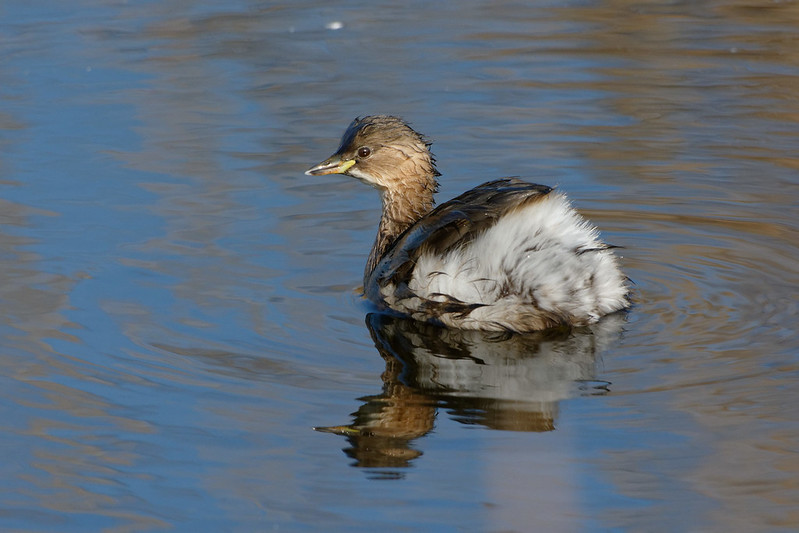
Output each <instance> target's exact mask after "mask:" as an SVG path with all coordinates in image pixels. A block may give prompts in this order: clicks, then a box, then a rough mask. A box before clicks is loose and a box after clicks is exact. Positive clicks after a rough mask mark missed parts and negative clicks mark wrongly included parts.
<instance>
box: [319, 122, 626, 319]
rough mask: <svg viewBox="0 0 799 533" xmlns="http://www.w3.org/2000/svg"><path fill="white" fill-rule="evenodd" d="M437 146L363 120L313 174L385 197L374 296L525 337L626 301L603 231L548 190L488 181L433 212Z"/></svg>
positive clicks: (371, 263) (403, 128) (367, 282)
mask: <svg viewBox="0 0 799 533" xmlns="http://www.w3.org/2000/svg"><path fill="white" fill-rule="evenodd" d="M430 144H431V143H430V142H428V141H427V140H426V139H425V138H424V137H423V136H422V135H421V134H419V133H417V132H416V131H414V130H413V129H411V127H410V126H409V125H408V124H406V123H405V122H404V121H403V120H402V119H400V118H398V117H393V116H387V115H377V116H368V117H363V118H356V119H355V120H353V121H352V123H351V124H350V125H349V127H348V128H347V130H346V131H345V132H344V136H343V137H342V139H341V145H340V146H339V148H338V150H337V151H336V153H335V154H333V155H332V156H331V157H329V158H328V159H326V160H324V161H322V162H321V163H319V164H318V165H316V166H314V167H312V168H310V169H309V170H308V171H307V172H306V174H308V175H312V176H321V175H325V174H345V175H347V176H351V177H354V178H358V179H359V180H361V181H363V182H366V183H368V184H369V185H371V186H373V187H375V188H376V189H377V190H378V191H379V192H380V197H381V199H382V202H383V214H382V216H381V218H380V225H379V227H378V230H377V238H376V239H375V242H374V246H372V252H371V253H370V254H369V259H368V261H367V262H366V270H365V272H364V277H363V280H364V281H363V283H364V292H365V294H366V296H367V297H368V298H369V299H370V300H372V301H373V302H375V303H376V304H377V305H378V306H380V307H382V308H385V307H388V308H390V309H393V310H394V311H397V312H399V313H402V314H405V315H409V316H411V317H413V318H415V319H417V320H422V321H429V322H434V323H439V324H443V325H445V326H450V327H456V328H463V329H481V330H491V331H515V332H525V331H534V330H540V329H545V328H549V327H555V326H583V325H587V324H591V323H594V322H596V321H597V320H599V318H600V317H601V316H603V315H606V314H608V313H612V312H614V311H618V310H621V309H624V308H626V307H628V305H629V297H628V293H629V290H628V288H627V286H626V281H627V278H626V277H625V276H624V274H622V272H621V270H620V269H619V266H618V262H617V259H616V256H615V255H614V254H613V252H612V250H611V248H612V246H609V245H607V244H605V243H603V242H602V241H601V240H600V239H599V231H598V230H597V229H596V228H595V227H594V226H593V225H591V224H590V223H589V222H587V221H586V220H585V219H583V218H582V217H581V216H580V215H579V214H578V213H577V212H576V211H575V210H574V208H572V207H571V205H570V203H569V201H568V200H567V199H566V197H565V196H564V195H563V194H561V193H560V192H557V191H555V190H553V189H552V188H550V187H547V186H545V185H536V184H532V183H527V182H524V181H522V180H519V179H515V178H503V179H497V180H494V181H489V182H487V183H484V184H482V185H479V186H477V187H475V188H474V189H472V190H470V191H467V192H465V193H463V194H461V195H460V196H458V197H457V198H454V199H452V200H450V201H449V202H446V203H444V204H441V205H439V206H438V207H435V208H434V205H435V202H434V200H433V194H434V193H435V192H436V190H437V188H438V182H437V181H436V177H437V176H440V174H439V173H438V171H437V170H436V166H435V158H434V157H433V154H432V153H431V152H430Z"/></svg>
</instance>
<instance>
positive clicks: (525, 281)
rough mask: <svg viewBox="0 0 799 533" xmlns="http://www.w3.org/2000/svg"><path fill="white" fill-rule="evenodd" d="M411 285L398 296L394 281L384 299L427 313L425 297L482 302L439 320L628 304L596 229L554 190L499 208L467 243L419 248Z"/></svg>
mask: <svg viewBox="0 0 799 533" xmlns="http://www.w3.org/2000/svg"><path fill="white" fill-rule="evenodd" d="M408 288H409V289H410V290H411V291H412V292H413V293H414V294H415V295H416V296H417V297H415V298H406V299H403V298H397V297H396V295H395V290H396V287H395V286H394V285H393V284H389V285H387V286H385V287H383V288H382V289H381V294H382V296H383V298H384V299H385V301H386V303H387V304H388V306H389V307H392V308H395V309H398V310H401V311H402V312H404V313H407V314H410V315H412V316H417V318H427V317H426V316H425V315H426V314H427V313H426V312H425V311H424V307H425V301H428V300H429V301H439V302H443V301H445V300H446V299H448V298H449V299H456V300H458V301H461V302H468V303H470V304H480V306H479V307H476V308H475V309H474V310H472V311H471V312H470V313H468V315H466V316H463V317H461V316H458V314H457V313H456V314H444V315H442V316H440V317H439V320H440V321H441V322H442V323H444V324H445V325H448V326H455V327H462V328H467V329H498V330H501V329H512V330H517V331H519V330H521V331H524V330H529V329H542V328H545V327H548V326H551V325H553V322H555V323H560V322H564V323H571V324H572V325H586V324H591V323H594V322H596V321H597V320H598V319H599V318H600V317H601V316H603V315H606V314H608V313H612V312H614V311H617V310H619V309H622V308H624V307H626V306H627V292H628V290H627V287H626V286H625V277H624V275H623V274H622V273H621V271H620V270H619V267H618V265H617V260H616V257H615V255H614V254H613V253H612V252H611V251H610V250H609V249H608V247H607V246H606V245H605V244H604V243H602V242H601V241H600V240H599V232H598V231H597V229H596V228H595V227H594V226H592V225H591V224H590V223H588V222H587V221H586V220H585V219H583V218H582V217H581V216H580V215H579V214H578V213H577V212H576V211H575V210H574V209H573V208H572V207H571V205H570V203H569V201H568V200H567V199H566V197H565V196H564V195H562V194H559V193H555V192H553V193H550V194H548V195H546V196H545V197H543V198H542V199H541V200H538V201H537V202H534V203H531V204H528V205H526V206H524V207H522V208H520V209H518V210H516V211H515V212H513V213H510V214H507V215H505V216H503V217H502V218H500V219H499V220H498V221H497V222H496V224H494V225H493V226H491V227H490V228H488V229H487V230H486V231H485V232H483V233H482V234H480V235H478V236H476V238H475V239H474V240H473V241H472V242H471V243H470V244H468V245H465V246H462V247H456V248H454V249H452V250H450V251H448V252H447V253H445V254H443V255H438V254H435V253H432V252H426V253H422V254H421V255H420V257H419V258H418V260H417V263H416V266H415V268H414V269H413V271H412V274H411V279H410V281H409V282H408ZM553 319H554V320H553Z"/></svg>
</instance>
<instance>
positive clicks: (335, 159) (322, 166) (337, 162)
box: [305, 155, 355, 176]
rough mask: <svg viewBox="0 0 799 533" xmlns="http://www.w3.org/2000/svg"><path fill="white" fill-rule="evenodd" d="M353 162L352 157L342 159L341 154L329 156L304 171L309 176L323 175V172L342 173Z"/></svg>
mask: <svg viewBox="0 0 799 533" xmlns="http://www.w3.org/2000/svg"><path fill="white" fill-rule="evenodd" d="M354 164H355V160H354V159H347V160H342V159H341V156H338V155H334V156H331V157H329V158H327V159H325V160H324V161H322V162H321V163H319V164H318V165H316V166H314V167H311V168H309V169H308V170H306V171H305V173H306V174H307V175H309V176H324V175H325V174H344V173H345V172H347V171H348V170H349V169H350V167H351V166H352V165H354Z"/></svg>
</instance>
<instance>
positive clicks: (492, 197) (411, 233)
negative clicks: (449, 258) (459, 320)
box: [365, 178, 552, 304]
mask: <svg viewBox="0 0 799 533" xmlns="http://www.w3.org/2000/svg"><path fill="white" fill-rule="evenodd" d="M551 191H552V188H551V187H547V186H546V185H537V184H534V183H527V182H525V181H522V180H520V179H516V178H502V179H498V180H494V181H489V182H486V183H483V184H482V185H479V186H477V187H475V188H474V189H471V190H469V191H466V192H465V193H463V194H461V195H460V196H458V197H457V198H453V199H452V200H450V201H449V202H446V203H443V204H441V205H440V206H438V207H437V208H435V209H434V210H433V211H431V212H430V213H429V214H428V215H427V216H425V217H423V218H422V219H420V220H419V221H417V222H416V223H415V224H414V225H413V226H411V227H410V228H408V229H407V230H405V232H404V233H403V234H402V235H400V236H399V237H398V238H397V240H396V241H394V243H393V244H392V245H391V246H390V247H389V248H388V250H386V253H385V254H383V257H381V258H380V259H379V261H378V263H377V266H376V267H375V269H374V271H373V272H372V273H371V275H370V276H369V281H368V282H367V284H366V287H365V290H366V292H367V296H368V297H369V298H371V299H373V300H375V299H379V294H372V292H376V291H377V290H379V288H382V287H385V286H386V285H389V284H393V285H394V286H395V287H396V289H395V290H396V291H398V292H399V293H400V295H402V293H403V292H404V291H406V290H408V289H407V283H408V281H409V280H410V277H411V273H412V271H413V268H414V266H415V265H416V261H417V260H418V258H419V257H420V256H421V255H422V254H423V253H426V252H429V253H432V254H435V255H443V254H445V253H446V252H447V251H449V250H451V249H453V248H456V247H460V246H464V245H466V244H468V243H469V242H471V241H472V240H473V239H474V238H475V237H477V236H478V235H480V234H481V233H483V232H484V231H486V230H487V229H488V228H490V227H491V226H493V225H494V224H495V223H496V221H497V220H498V219H499V218H500V217H502V216H503V215H505V214H506V213H509V212H512V211H514V210H515V209H518V208H519V207H522V206H524V205H526V204H527V203H529V202H531V201H535V200H538V199H540V198H541V197H543V196H546V195H547V194H549V193H550V192H551ZM408 292H409V294H408V296H412V294H410V291H408ZM452 303H453V304H456V303H458V302H452Z"/></svg>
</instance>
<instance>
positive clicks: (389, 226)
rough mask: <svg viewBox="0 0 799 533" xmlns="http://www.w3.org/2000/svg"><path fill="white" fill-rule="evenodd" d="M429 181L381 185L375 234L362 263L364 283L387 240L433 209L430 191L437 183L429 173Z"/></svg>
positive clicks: (384, 249) (385, 246) (381, 254)
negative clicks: (413, 185) (401, 185)
mask: <svg viewBox="0 0 799 533" xmlns="http://www.w3.org/2000/svg"><path fill="white" fill-rule="evenodd" d="M429 183H430V184H428V185H425V186H420V187H417V188H414V189H411V188H404V189H403V190H389V189H384V190H382V191H381V199H382V201H383V215H382V216H381V217H380V226H379V227H378V228H377V237H375V243H374V245H373V246H372V252H371V253H370V254H369V260H368V261H367V263H366V270H365V272H364V283H366V280H367V279H368V278H369V275H370V274H371V273H372V271H373V270H374V269H375V267H376V266H377V263H378V262H379V261H380V259H381V258H382V257H383V254H385V253H386V250H388V248H389V247H390V246H391V244H392V243H393V242H394V241H395V240H397V238H398V237H399V236H400V235H402V233H403V232H404V231H405V230H407V229H408V228H409V227H411V226H412V225H413V224H414V223H415V222H416V221H417V220H419V219H420V218H422V217H423V216H425V215H426V214H428V213H429V212H430V211H431V210H432V209H433V206H434V205H435V200H434V199H433V193H434V192H435V190H436V186H437V184H436V181H435V178H434V177H431V179H430V182H429Z"/></svg>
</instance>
